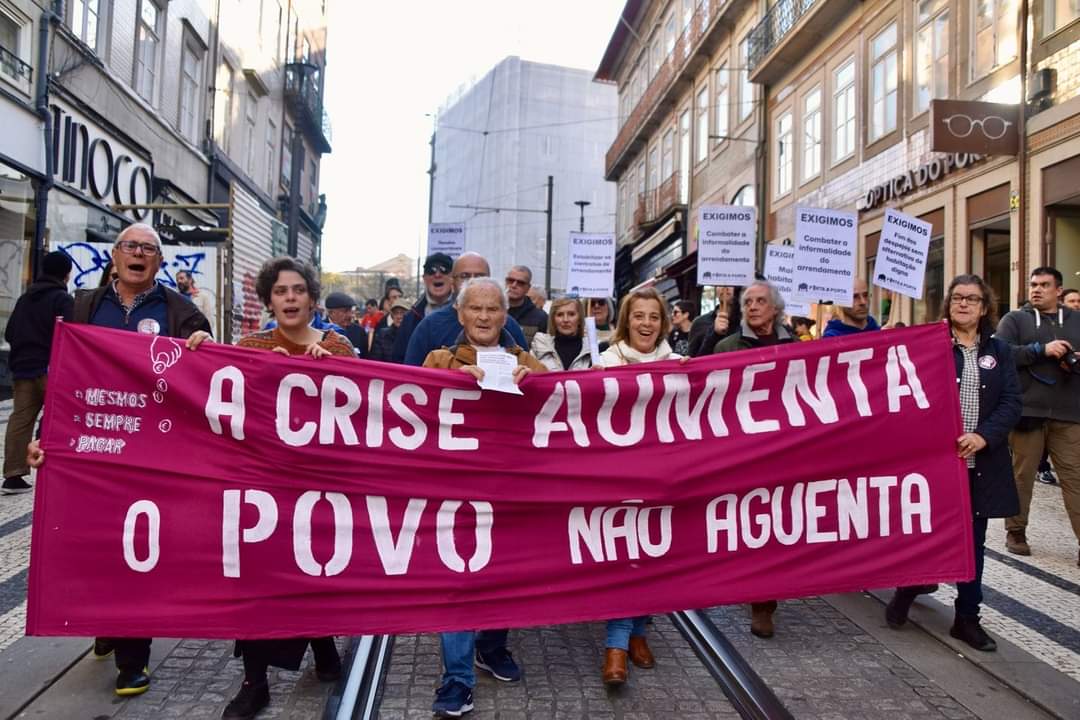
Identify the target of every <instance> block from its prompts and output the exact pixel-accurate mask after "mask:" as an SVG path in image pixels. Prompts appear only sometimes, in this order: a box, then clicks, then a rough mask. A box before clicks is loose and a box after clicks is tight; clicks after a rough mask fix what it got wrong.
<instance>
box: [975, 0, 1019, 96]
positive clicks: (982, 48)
mask: <svg viewBox="0 0 1080 720" xmlns="http://www.w3.org/2000/svg"><path fill="white" fill-rule="evenodd" d="M972 2H973V4H974V7H973V9H972V12H971V15H972V18H973V25H974V26H973V28H972V35H973V39H972V43H971V44H972V46H973V48H974V50H973V53H974V56H975V57H974V62H973V63H972V65H971V76H972V79H975V78H980V77H982V76H983V75H986V74H987V73H988V72H990V71H991V70H993V69H995V68H998V67H1001V66H1002V65H1004V64H1005V63H1007V62H1009V61H1010V60H1012V59H1013V58H1015V57H1016V41H1017V32H1016V12H1017V11H1016V0H972Z"/></svg>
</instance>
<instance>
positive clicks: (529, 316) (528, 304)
mask: <svg viewBox="0 0 1080 720" xmlns="http://www.w3.org/2000/svg"><path fill="white" fill-rule="evenodd" d="M507 312H508V313H509V315H510V317H512V318H514V319H515V320H517V323H518V325H520V326H521V331H522V332H523V333H524V334H525V341H526V345H525V347H529V345H530V344H531V343H532V339H533V336H534V335H536V333H538V332H544V331H545V330H547V326H548V316H547V313H546V312H544V311H543V309H541V308H538V307H536V303H534V302H533V301H532V300H531V299H529V297H528V296H527V295H526V296H525V299H524V300H522V301H521V304H520V305H518V306H517V307H516V308H513V307H512V308H509V309H508V310H507Z"/></svg>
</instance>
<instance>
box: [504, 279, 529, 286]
mask: <svg viewBox="0 0 1080 720" xmlns="http://www.w3.org/2000/svg"><path fill="white" fill-rule="evenodd" d="M506 284H507V285H522V286H524V287H528V286H529V283H528V282H526V281H525V280H519V279H518V278H512V277H508V278H506Z"/></svg>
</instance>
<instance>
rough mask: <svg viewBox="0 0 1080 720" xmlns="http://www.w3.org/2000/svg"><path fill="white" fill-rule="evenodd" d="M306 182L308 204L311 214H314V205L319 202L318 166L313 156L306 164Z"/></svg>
mask: <svg viewBox="0 0 1080 720" xmlns="http://www.w3.org/2000/svg"><path fill="white" fill-rule="evenodd" d="M308 182H309V183H310V185H308V192H309V193H310V194H309V195H308V204H309V205H310V206H311V214H312V215H314V214H315V206H316V205H317V204H318V202H319V166H318V164H316V162H315V159H314V158H312V160H311V162H310V163H309V164H308Z"/></svg>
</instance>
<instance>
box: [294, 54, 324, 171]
mask: <svg viewBox="0 0 1080 720" xmlns="http://www.w3.org/2000/svg"><path fill="white" fill-rule="evenodd" d="M318 70H319V67H318V66H317V65H311V64H309V63H289V64H287V65H286V66H285V103H286V105H287V106H288V107H289V108H290V109H291V110H292V112H293V114H294V115H295V116H296V118H297V120H299V124H300V126H301V128H302V129H303V130H304V134H305V135H307V136H308V138H309V139H310V140H311V141H312V143H314V144H315V146H316V148H317V149H318V150H319V152H320V153H328V152H330V138H329V137H328V135H327V133H326V130H327V129H328V126H329V122H328V118H327V116H326V114H325V112H324V110H323V103H322V92H321V91H320V89H319V84H318V82H317V81H316V73H317V72H318Z"/></svg>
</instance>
